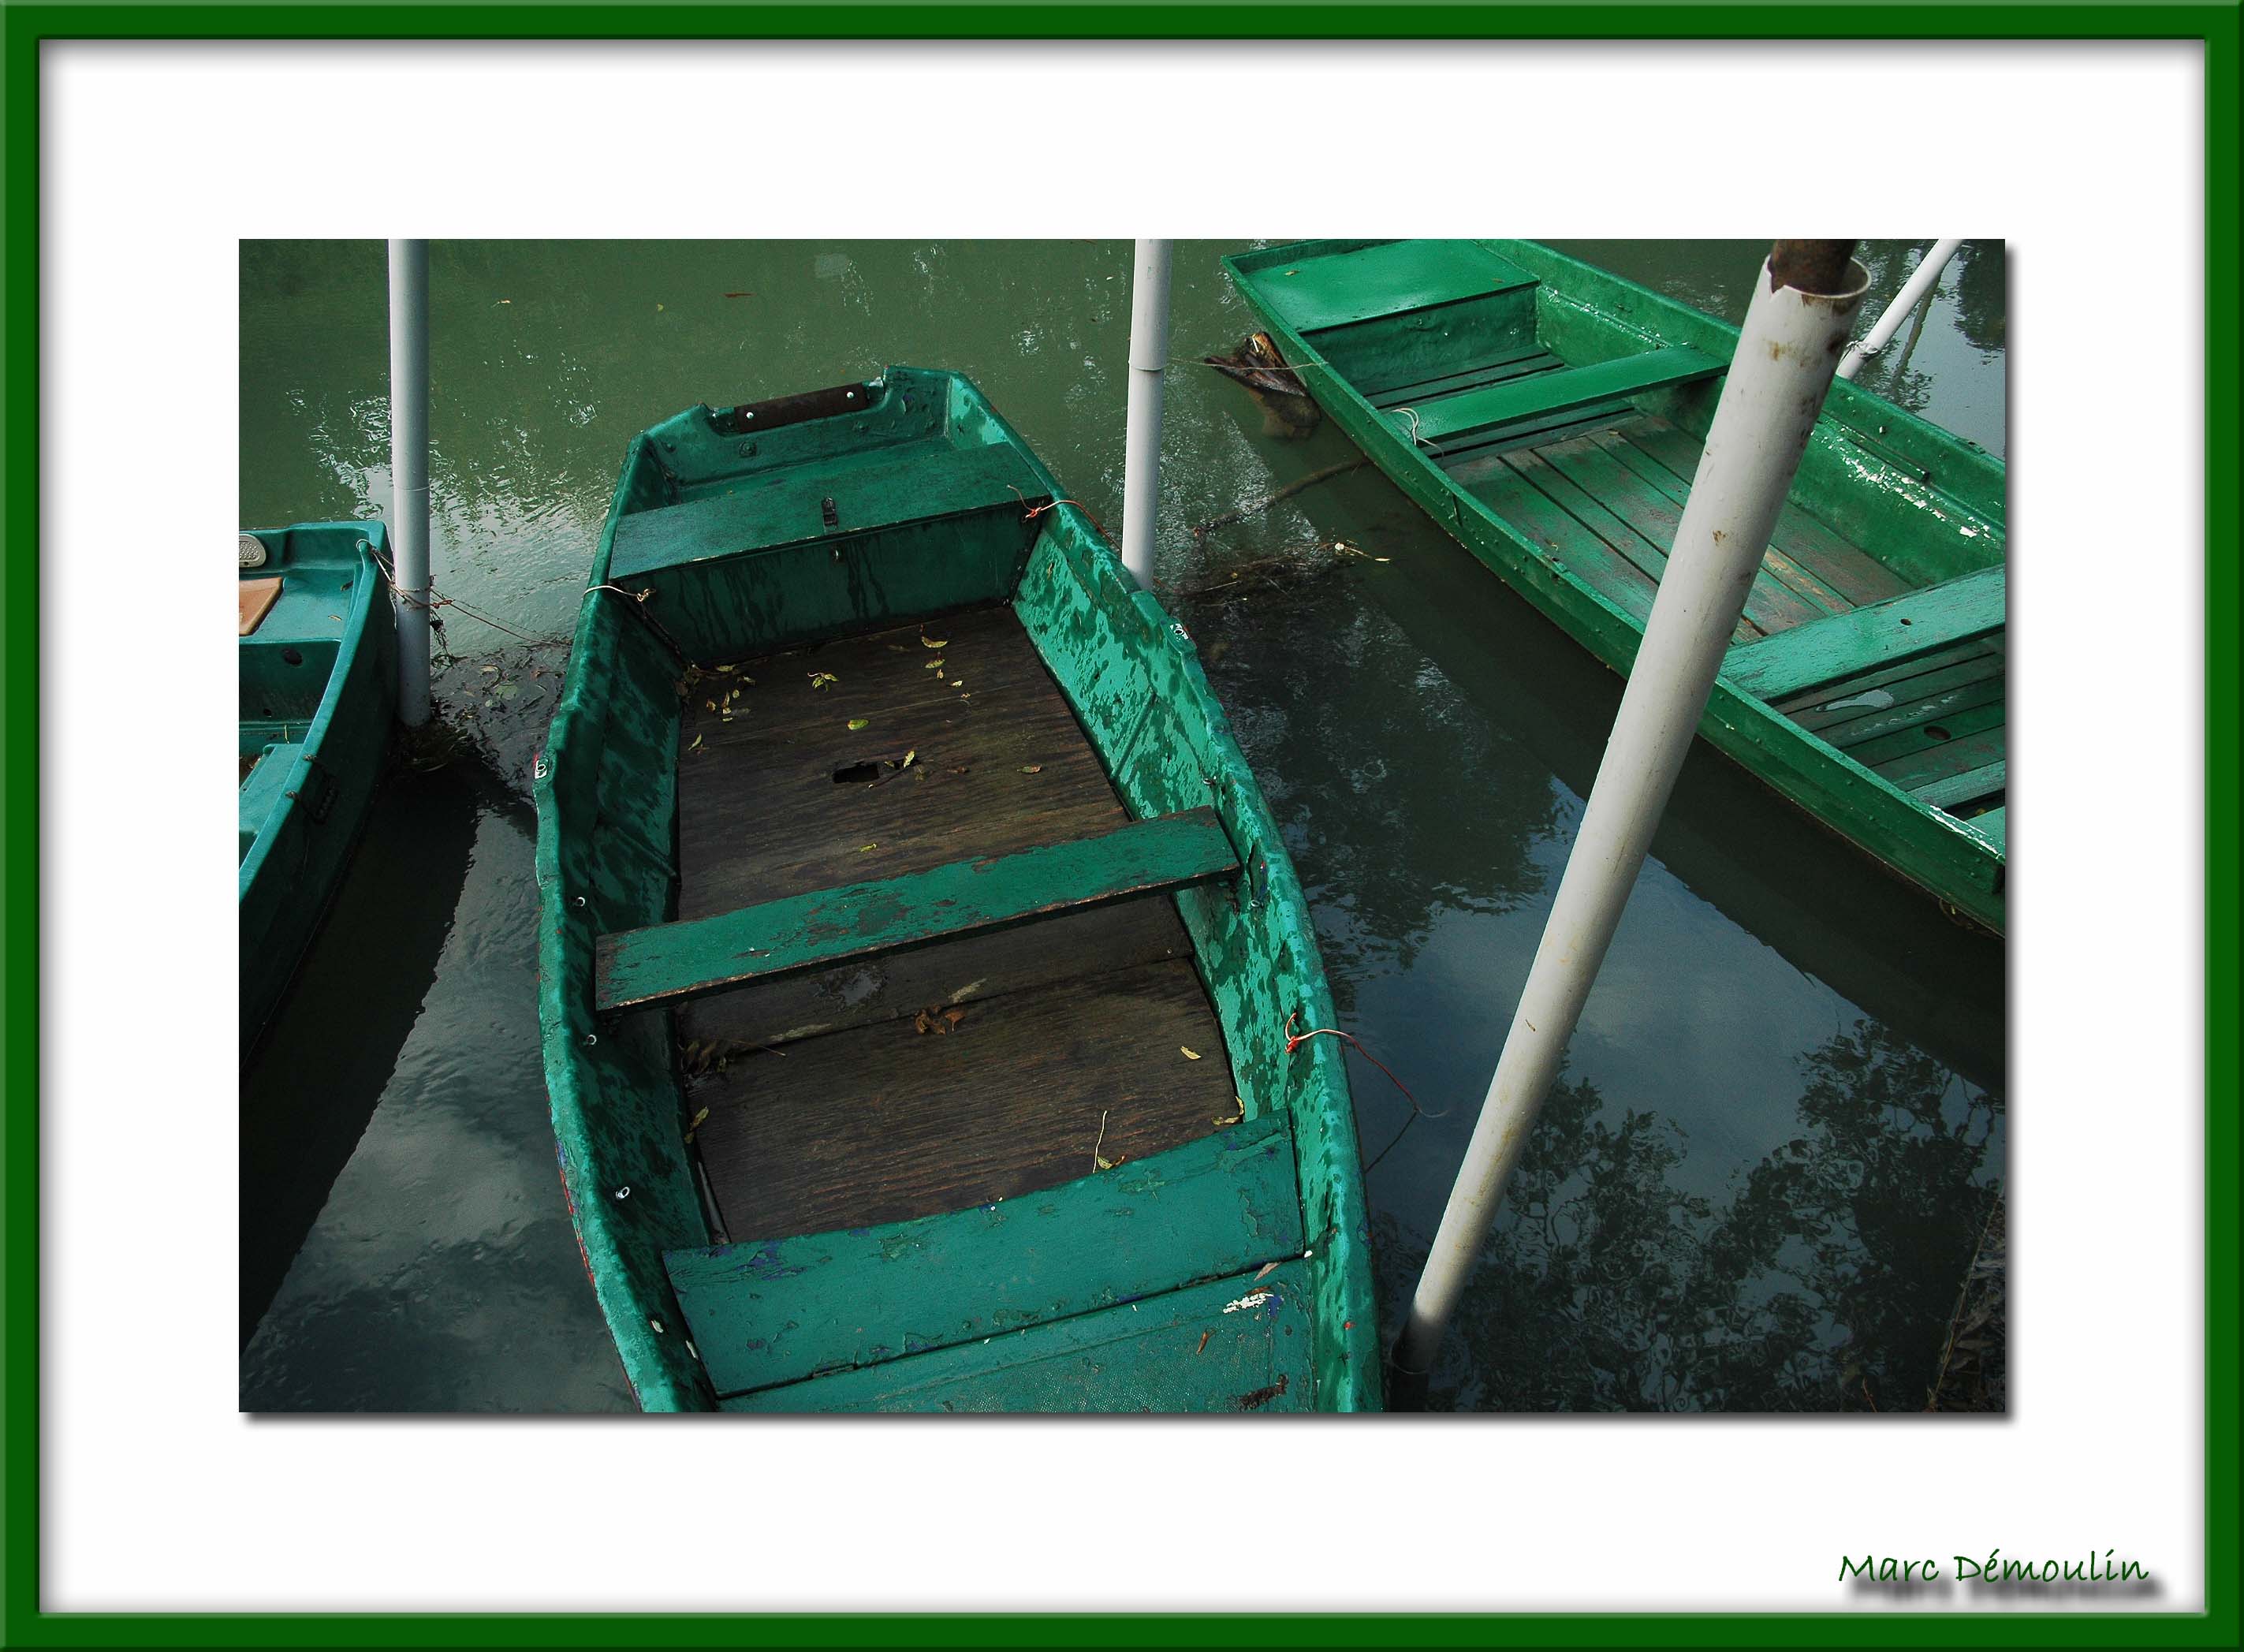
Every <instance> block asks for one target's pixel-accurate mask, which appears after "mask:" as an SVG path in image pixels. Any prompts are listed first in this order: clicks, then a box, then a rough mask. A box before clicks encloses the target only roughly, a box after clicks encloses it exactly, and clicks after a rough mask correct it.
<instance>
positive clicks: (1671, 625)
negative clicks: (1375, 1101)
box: [1391, 241, 1869, 1405]
mask: <svg viewBox="0 0 2244 1652" xmlns="http://www.w3.org/2000/svg"><path fill="white" fill-rule="evenodd" d="M1853 246H1854V243H1853V242H1851V241H1779V242H1777V243H1776V245H1775V247H1774V249H1773V250H1772V251H1771V252H1770V254H1769V258H1768V261H1767V263H1765V264H1764V265H1763V266H1762V267H1761V280H1760V281H1756V282H1755V283H1754V295H1753V302H1752V305H1751V306H1750V308H1747V312H1746V319H1745V326H1744V328H1742V330H1741V332H1740V337H1739V340H1738V349H1737V355H1736V357H1735V359H1734V360H1733V361H1732V362H1731V363H1730V369H1729V375H1728V376H1727V379H1725V381H1724V382H1723V384H1722V396H1721V401H1720V403H1719V404H1718V405H1717V406H1716V408H1715V410H1714V420H1713V427H1712V428H1711V429H1710V430H1708V431H1707V444H1706V450H1705V452H1704V453H1703V454H1702V455H1701V457H1700V460H1699V472H1698V476H1697V478H1696V479H1695V480H1694V481H1693V483H1692V484H1691V494H1690V498H1689V500H1688V502H1687V503H1686V504H1685V505H1684V507H1683V518H1682V521H1681V522H1680V524H1679V525H1677V527H1676V531H1675V548H1674V551H1673V553H1672V554H1671V555H1670V556H1669V557H1668V559H1667V568H1666V573H1665V574H1663V575H1662V576H1661V579H1660V581H1659V594H1658V596H1657V597H1655V598H1654V599H1653V605H1652V616H1651V619H1649V620H1648V621H1647V622H1646V626H1645V629H1644V640H1643V643H1642V645H1641V646H1640V647H1639V648H1638V650H1637V655H1636V663H1635V666H1634V667H1633V668H1632V670H1631V671H1630V673H1629V676H1628V687H1627V688H1626V690H1625V691H1624V693H1623V694H1622V695H1621V702H1620V712H1619V715H1618V716H1616V717H1615V718H1614V720H1613V727H1612V735H1611V736H1610V738H1608V739H1607V741H1606V742H1605V756H1604V758H1603V760H1602V761H1601V762H1599V765H1598V777H1597V781H1596V783H1595V784H1594V785H1592V787H1591V789H1590V801H1589V804H1588V807H1587V808H1586V809H1585V810H1584V811H1583V815H1582V826H1581V830H1580V833H1579V834H1578V836H1577V837H1576V839H1575V842H1574V848H1573V852H1572V854H1571V855H1570V856H1568V857H1567V861H1566V870H1565V875H1564V876H1563V877H1561V878H1560V879H1559V883H1558V897H1557V898H1556V899H1555V900H1554V901H1553V903H1552V904H1551V918H1550V922H1549V924H1547V925H1546V926H1545V927H1544V931H1543V940H1542V944H1540V945H1539V946H1538V948H1537V949H1536V953H1535V962H1534V965H1533V966H1532V967H1531V970H1530V971H1529V972H1528V977H1527V985H1526V987H1525V988H1524V990H1523V991H1522V992H1521V993H1520V996H1519V1006H1518V1010H1517V1012H1516V1013H1515V1014H1514V1015H1513V1017H1512V1021H1511V1032H1510V1033H1509V1034H1508V1035H1507V1036H1506V1038H1505V1039H1504V1053H1503V1054H1502V1055H1501V1056H1500V1057H1498V1058H1497V1067H1496V1076H1495V1078H1494V1079H1493V1080H1491V1081H1490V1084H1489V1087H1488V1096H1487V1099H1486V1100H1484V1101H1483V1102H1482V1103H1481V1112H1480V1119H1479V1121H1478V1122H1477V1124H1476V1125H1475V1126H1474V1127H1473V1134H1472V1141H1471V1142H1470V1145H1469V1146H1468V1147H1467V1148H1466V1149H1465V1160H1464V1165H1463V1168H1462V1169H1461V1170H1460V1171H1459V1172H1458V1174H1457V1186H1456V1188H1454V1189H1452V1191H1451V1192H1450V1202H1449V1206H1448V1208H1447V1209H1445V1210H1443V1213H1442V1223H1441V1227H1440V1229H1438V1230H1437V1231H1436V1234H1435V1236H1434V1246H1433V1250H1432V1253H1431V1254H1430V1256H1428V1257H1427V1259H1426V1270H1425V1273H1424V1275H1423V1276H1422V1277H1421V1278H1420V1280H1419V1282H1418V1290H1417V1295H1416V1297H1414V1298H1413V1299H1412V1302H1411V1304H1410V1317H1409V1321H1408V1323H1407V1324H1405V1325H1404V1327H1403V1330H1402V1336H1401V1337H1400V1338H1399V1339H1398V1340H1397V1342H1396V1347H1395V1351H1394V1355H1393V1357H1392V1361H1391V1364H1392V1370H1393V1378H1394V1387H1395V1390H1396V1403H1397V1404H1398V1405H1413V1404H1416V1403H1418V1402H1420V1401H1422V1400H1423V1394H1424V1388H1425V1383H1426V1377H1427V1373H1428V1372H1430V1371H1431V1370H1432V1368H1433V1364H1434V1356H1435V1354H1436V1352H1437V1351H1439V1350H1440V1347H1441V1344H1442V1337H1443V1333H1444V1332H1446V1331H1447V1330H1448V1329H1449V1324H1450V1316H1451V1315H1452V1314H1453V1313H1454V1312H1455V1311H1456V1309H1457V1299H1458V1298H1459V1297H1461V1296H1462V1295H1463V1291H1464V1286H1465V1281H1466V1279H1467V1277H1468V1276H1470V1273H1471V1271H1472V1267H1473V1264H1474V1263H1475V1262H1476V1261H1477V1259H1478V1257H1479V1256H1480V1252H1481V1247H1482V1244H1483V1242H1484V1240H1485V1238H1486V1237H1487V1234H1488V1229H1489V1224H1490V1222H1493V1221H1494V1220H1495V1219H1496V1213H1497V1206H1498V1205H1499V1204H1500V1203H1501V1202H1502V1201H1503V1197H1504V1181H1505V1180H1506V1178H1508V1177H1509V1176H1510V1175H1511V1168H1512V1166H1513V1164H1514V1163H1515V1162H1516V1161H1517V1159H1518V1157H1519V1153H1520V1149H1521V1148H1522V1147H1523V1146H1524V1143H1525V1141H1526V1140H1527V1134H1528V1131H1529V1130H1530V1129H1531V1127H1533V1125H1534V1122H1535V1114H1536V1112H1537V1110H1538V1108H1540V1107H1541V1106H1542V1105H1543V1098H1544V1095H1545V1094H1546V1093H1548V1091H1549V1090H1550V1088H1551V1082H1552V1080H1554V1079H1556V1078H1557V1077H1558V1067H1559V1063H1560V1061H1561V1060H1562V1059H1563V1057H1564V1056H1565V1050H1566V1042H1567V1040H1568V1039H1570V1038H1571V1036H1572V1034H1573V1031H1574V1024H1575V1022H1576V1021H1577V1020H1578V1019H1579V1017H1580V1015H1581V1012H1582V1005H1583V1003H1584V1001H1585V999H1588V997H1589V995H1590V985H1591V983H1592V982H1593V981H1594V980H1595V979H1596V978H1597V973H1598V967H1599V965H1600V964H1602V963H1603V962H1604V961H1605V948H1606V946H1607V945H1608V944H1610V943H1611V942H1612V936H1613V931H1614V929H1615V928H1616V927H1617V926H1618V925H1619V923H1620V915H1621V909H1622V908H1623V907H1624V906H1625V905H1626V904H1627V901H1628V894H1629V890H1630V888H1631V886H1632V885H1633V884H1634V883H1635V882H1636V875H1637V871H1638V870H1639V868H1640V867H1641V866H1642V865H1643V864H1644V857H1645V853H1646V850H1648V849H1649V848H1650V847H1651V844H1652V834H1653V828H1655V827H1656V826H1657V825H1658V824H1659V816H1660V811H1661V810H1662V809H1665V808H1666V804H1667V797H1668V794H1669V792H1670V791H1672V790H1673V788H1674V785H1675V776H1676V774H1677V772H1678V771H1679V770H1680V768H1682V766H1683V759H1684V755H1685V754H1686V753H1687V752H1688V751H1689V750H1690V748H1691V740H1692V736H1693V735H1694V734H1695V733H1696V732H1697V730H1698V727H1699V718H1700V714H1702V713H1703V712H1704V711H1705V710H1706V707H1707V695H1708V694H1710V693H1711V692H1712V691H1713V684H1714V676H1715V674H1716V673H1717V672H1718V671H1719V670H1720V668H1721V663H1722V655H1723V653H1724V651H1725V650H1726V649H1727V648H1728V647H1729V643H1730V635H1731V633H1733V632H1734V631H1735V630H1736V629H1737V624H1738V616H1739V614H1740V613H1741V612H1742V611H1743V609H1744V607H1745V600H1746V593H1747V592H1748V591H1749V590H1750V589H1751V588H1752V586H1753V581H1754V575H1755V574H1756V573H1758V572H1760V570H1761V556H1762V553H1763V552H1764V550H1765V549H1766V547H1767V545H1768V537H1769V532H1770V531H1771V530H1772V529H1773V528H1774V526H1775V525H1776V517H1777V511H1779V510H1780V509H1781V507H1782V505H1783V504H1784V498H1785V495H1786V494H1787V493H1788V491H1790V489H1791V486H1792V477H1793V473H1794V472H1795V471H1796V470H1797V469H1798V468H1799V464H1800V457H1801V453H1802V452H1804V451H1805V450H1806V448H1807V445H1808V431H1809V430H1810V429H1811V428H1812V427H1813V426H1814V424H1815V416H1816V415H1817V413H1818V412H1820V411H1821V410H1822V406H1823V398H1824V396H1825V394H1826V393H1827V392H1828V389H1830V385H1831V376H1832V369H1834V368H1835V366H1836V365H1837V363H1838V360H1839V352H1840V350H1841V349H1842V348H1844V346H1845V344H1846V342H1847V334H1848V331H1849V328H1850V327H1851V326H1852V324H1853V322H1854V319H1855V312H1856V311H1857V310H1858V309H1860V308H1861V307H1862V294H1863V292H1864V291H1865V290H1866V289H1867V288H1868V287H1869V276H1868V275H1867V274H1865V273H1864V271H1863V269H1862V266H1860V265H1859V264H1856V263H1855V262H1854V261H1852V260H1851V259H1850V258H1849V256H1848V254H1849V253H1850V252H1851V251H1852V249H1853ZM1772 272H1774V273H1772Z"/></svg>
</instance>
